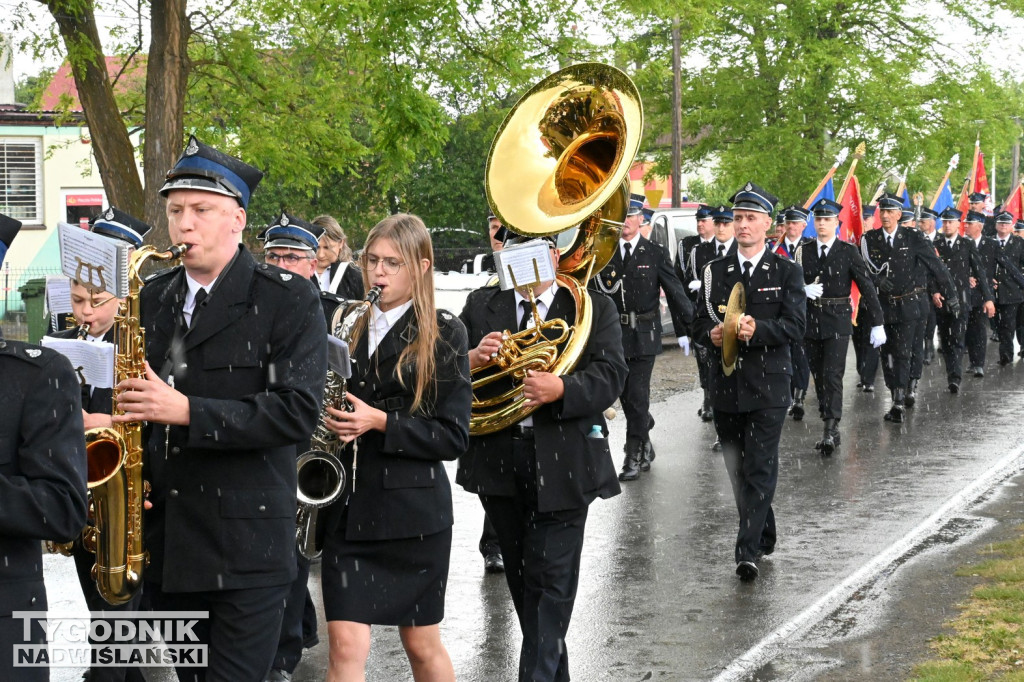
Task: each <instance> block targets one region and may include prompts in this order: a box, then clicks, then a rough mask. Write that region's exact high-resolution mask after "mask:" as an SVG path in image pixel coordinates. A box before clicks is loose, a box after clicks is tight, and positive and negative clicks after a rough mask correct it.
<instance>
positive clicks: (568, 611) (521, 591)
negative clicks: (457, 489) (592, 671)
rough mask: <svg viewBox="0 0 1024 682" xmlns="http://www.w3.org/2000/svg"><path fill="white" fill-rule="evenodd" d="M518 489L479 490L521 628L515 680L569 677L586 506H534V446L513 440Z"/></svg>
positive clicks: (529, 681) (529, 680)
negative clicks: (505, 492) (568, 638)
mask: <svg viewBox="0 0 1024 682" xmlns="http://www.w3.org/2000/svg"><path fill="white" fill-rule="evenodd" d="M512 453H513V467H514V469H515V472H516V473H515V477H516V494H515V495H514V496H512V497H497V496H493V495H482V496H481V497H480V500H481V502H483V505H484V510H486V512H487V516H488V518H490V519H491V522H492V523H493V524H494V528H495V530H496V531H497V532H498V543H499V544H500V545H501V553H502V556H503V557H504V559H505V580H506V582H507V583H508V589H509V592H510V593H511V596H512V603H513V604H514V605H515V608H516V615H517V616H518V617H519V627H520V628H521V629H522V632H523V646H522V649H521V650H520V653H519V681H520V682H535V681H544V682H546V681H548V680H553V681H558V682H564V681H567V680H568V679H569V654H568V650H567V647H566V645H565V635H566V632H567V631H568V630H569V620H570V618H571V617H572V609H573V606H574V604H575V603H576V588H577V586H578V585H579V575H580V556H581V555H582V553H583V532H584V529H585V527H586V523H587V508H586V507H583V508H582V509H568V510H564V511H555V512H540V511H537V483H536V451H535V449H534V445H533V441H532V440H513V441H512Z"/></svg>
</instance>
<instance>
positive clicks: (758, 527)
mask: <svg viewBox="0 0 1024 682" xmlns="http://www.w3.org/2000/svg"><path fill="white" fill-rule="evenodd" d="M730 200H731V201H732V202H733V209H732V211H733V227H734V229H735V236H736V242H737V244H738V249H737V252H736V254H735V255H734V256H728V257H725V258H720V259H717V260H714V261H711V263H709V264H708V266H707V267H706V268H705V269H704V277H703V280H702V282H701V288H700V297H699V299H698V301H697V317H696V319H695V320H694V323H693V329H694V338H695V339H696V340H701V339H708V340H709V341H710V343H711V345H712V346H713V347H714V349H715V350H714V351H713V352H714V355H715V356H716V358H717V359H718V360H719V361H718V362H716V363H715V364H714V366H713V368H712V371H711V372H710V377H709V381H710V385H711V396H712V401H713V402H712V405H713V408H714V418H715V430H716V431H717V432H718V437H719V439H720V440H721V442H722V454H723V455H724V457H725V467H726V469H727V470H728V472H729V480H730V481H731V482H732V489H733V496H734V497H735V499H736V508H737V511H738V512H739V517H740V518H739V531H738V533H737V536H736V553H735V559H736V574H737V575H738V576H739V577H740V579H741V580H744V581H750V580H754V579H755V578H757V576H758V568H757V561H758V560H759V559H760V558H761V557H762V556H765V555H768V554H771V553H772V552H773V551H774V550H775V542H776V531H775V515H774V512H773V511H772V499H773V497H774V496H775V485H776V482H777V480H778V474H779V438H780V436H781V435H782V426H783V423H784V422H785V419H786V409H787V408H788V407H789V403H790V398H791V396H792V393H791V391H790V381H791V377H792V373H793V363H792V359H791V357H790V351H789V347H790V344H791V343H793V342H799V341H801V340H802V339H803V336H804V325H805V316H806V297H805V295H804V282H803V276H802V274H801V272H800V267H799V266H798V265H797V264H796V263H794V262H792V261H790V260H789V259H787V258H785V257H783V256H779V255H776V254H774V253H772V252H771V251H769V250H768V248H767V247H766V245H765V234H766V233H767V231H768V228H769V227H771V224H772V218H771V212H772V209H773V208H774V206H775V204H776V203H777V201H778V199H776V197H775V196H773V195H772V194H770V193H769V192H767V191H766V190H764V189H763V188H761V187H759V186H757V185H755V184H754V183H752V182H748V183H747V184H746V185H744V187H743V189H741V190H740V191H738V192H737V193H736V194H734V195H733V196H732V198H731V199H730ZM737 285H739V291H741V292H742V294H741V293H739V292H737V294H736V295H735V296H733V293H732V292H733V290H734V288H737ZM730 298H732V299H733V301H734V306H733V307H734V311H733V313H734V315H735V313H736V312H738V311H737V310H735V309H736V307H737V306H735V301H736V299H743V298H745V310H743V312H742V314H741V315H738V316H737V317H736V320H735V321H734V320H733V316H734V315H726V311H727V310H728V308H729V303H730ZM727 317H728V320H729V322H730V326H731V328H730V329H726V327H725V324H724V321H725V318H727ZM733 354H735V355H733ZM726 356H732V357H726ZM723 359H724V360H726V361H728V362H722V360H723Z"/></svg>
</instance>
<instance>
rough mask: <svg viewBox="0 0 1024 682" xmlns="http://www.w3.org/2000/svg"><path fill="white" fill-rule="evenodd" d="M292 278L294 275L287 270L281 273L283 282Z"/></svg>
mask: <svg viewBox="0 0 1024 682" xmlns="http://www.w3.org/2000/svg"><path fill="white" fill-rule="evenodd" d="M291 278H292V276H291V275H290V274H288V273H287V272H282V273H281V281H282V282H288V281H291Z"/></svg>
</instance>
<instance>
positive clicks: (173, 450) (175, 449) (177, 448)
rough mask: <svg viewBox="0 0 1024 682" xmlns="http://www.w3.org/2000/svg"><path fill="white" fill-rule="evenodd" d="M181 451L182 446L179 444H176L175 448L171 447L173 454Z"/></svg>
mask: <svg viewBox="0 0 1024 682" xmlns="http://www.w3.org/2000/svg"><path fill="white" fill-rule="evenodd" d="M179 452H181V448H179V447H178V446H177V445H175V446H174V447H173V448H171V453H172V454H175V455H176V454H178V453H179Z"/></svg>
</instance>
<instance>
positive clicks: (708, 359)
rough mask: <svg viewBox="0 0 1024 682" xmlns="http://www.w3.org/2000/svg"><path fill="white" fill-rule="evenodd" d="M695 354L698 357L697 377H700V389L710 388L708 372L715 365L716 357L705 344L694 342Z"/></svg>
mask: <svg viewBox="0 0 1024 682" xmlns="http://www.w3.org/2000/svg"><path fill="white" fill-rule="evenodd" d="M693 354H694V355H695V356H696V357H697V376H699V377H700V387H701V388H707V387H708V372H710V370H711V366H712V364H713V363H714V356H713V355H712V353H711V350H710V349H709V348H708V347H707V346H706V345H704V344H703V343H697V342H696V341H694V342H693Z"/></svg>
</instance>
